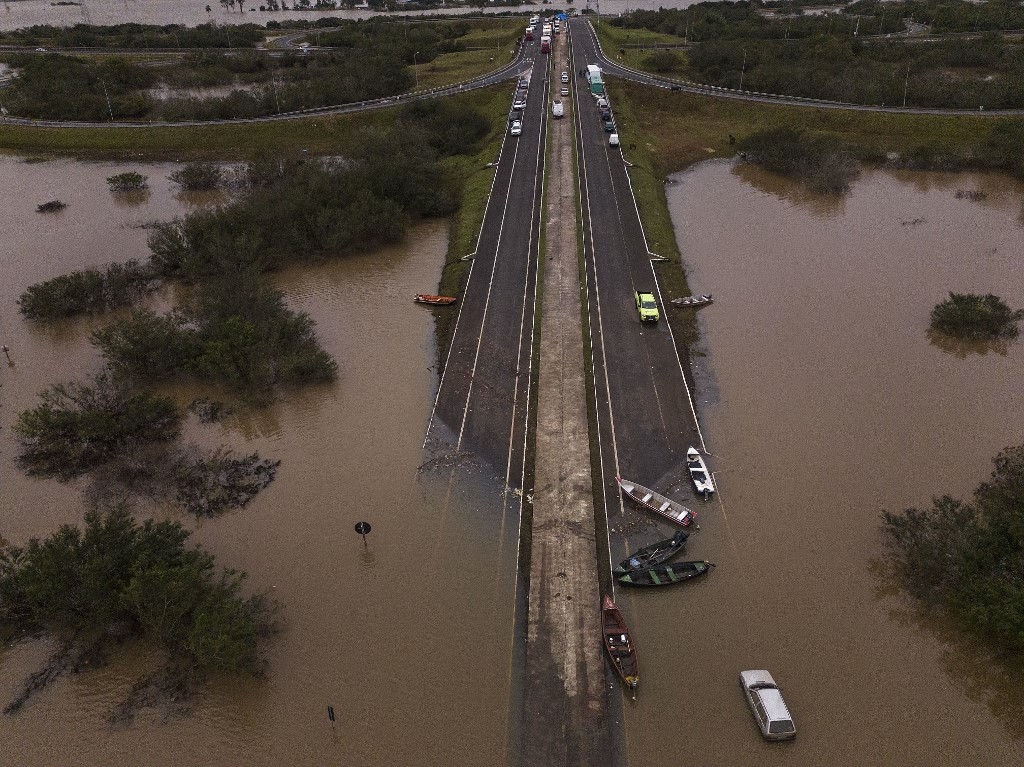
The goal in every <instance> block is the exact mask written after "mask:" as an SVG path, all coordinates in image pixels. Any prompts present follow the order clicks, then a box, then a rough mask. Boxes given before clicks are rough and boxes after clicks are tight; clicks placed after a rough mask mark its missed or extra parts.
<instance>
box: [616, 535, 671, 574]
mask: <svg viewBox="0 0 1024 767" xmlns="http://www.w3.org/2000/svg"><path fill="white" fill-rule="evenodd" d="M689 537H690V534H689V533H688V532H687V531H686V530H679V531H677V532H676V534H675V535H673V536H672V537H671V538H666V539H665V540H663V541H658V542H657V543H652V544H651V545H650V546H644V547H643V548H642V549H637V550H636V551H635V552H634V553H633V554H632V555H630V557H629V558H628V559H624V560H622V561H621V562H619V566H618V567H616V568H615V569H614V570H613V571H612V572H613V573H615V575H625V574H626V573H628V572H630V571H632V570H646V569H647V568H649V567H653V566H654V565H660V564H661V563H662V562H667V561H668V560H670V559H671V558H672V557H674V556H675V555H676V554H677V553H679V551H680V549H682V548H683V546H685V545H686V539H687V538H689Z"/></svg>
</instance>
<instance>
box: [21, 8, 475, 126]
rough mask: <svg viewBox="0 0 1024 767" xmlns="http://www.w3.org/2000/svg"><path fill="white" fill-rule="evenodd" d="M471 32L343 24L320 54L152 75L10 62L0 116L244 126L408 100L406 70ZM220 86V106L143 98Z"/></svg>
mask: <svg viewBox="0 0 1024 767" xmlns="http://www.w3.org/2000/svg"><path fill="white" fill-rule="evenodd" d="M219 29H223V28H219ZM232 29H234V28H232ZM471 29H472V26H471V25H470V24H468V23H436V24H434V23H417V24H406V25H400V24H396V23H393V22H388V21H386V20H379V19H376V20H370V21H362V22H357V21H347V22H345V23H344V24H340V25H338V26H337V27H335V28H333V29H332V31H330V32H325V33H323V34H322V35H321V40H320V42H321V43H322V44H324V45H337V46H340V47H338V48H335V49H333V50H329V51H314V52H309V53H304V52H302V51H295V50H291V51H286V52H284V53H282V54H281V55H280V56H273V57H271V56H267V55H266V54H264V53H257V52H255V51H253V52H252V53H246V52H235V53H223V52H217V51H214V50H211V51H207V52H195V53H191V54H187V55H185V56H183V57H182V58H180V59H176V60H175V61H172V62H169V63H162V64H160V65H157V66H153V65H143V64H141V63H139V62H138V61H134V60H132V59H128V58H125V57H118V56H114V57H108V58H102V59H100V58H91V57H76V56H69V55H63V54H59V53H52V52H51V53H38V52H32V53H17V54H10V55H8V56H7V61H8V63H9V64H10V65H11V66H12V67H13V68H14V69H15V70H16V73H17V74H16V76H15V78H14V79H13V80H12V81H11V83H10V84H9V85H8V86H7V87H6V88H5V90H4V106H5V108H6V109H7V110H8V112H9V113H10V114H12V115H19V116H23V117H31V118H35V119H48V120H84V121H92V122H102V121H107V120H121V119H129V120H140V119H141V120H150V119H152V120H171V121H176V120H210V119H230V118H249V117H261V116H266V115H272V114H275V113H279V112H291V111H295V110H299V109H308V108H313V107H320V106H331V105H335V104H348V103H353V102H358V101H365V100H369V99H375V98H381V97H384V96H393V95H396V94H398V93H402V92H404V91H407V90H409V89H410V88H411V87H412V86H413V84H414V82H415V78H414V76H413V73H412V71H411V70H410V68H409V66H410V65H411V64H413V63H418V64H423V63H425V62H429V61H431V60H433V59H434V58H436V57H437V56H438V55H440V54H442V53H445V52H448V51H454V50H460V49H462V48H464V47H465V46H464V44H463V43H461V42H459V38H460V37H461V36H463V35H465V34H466V33H467V32H469V31H470V30H471ZM225 86H228V87H233V88H234V89H233V90H232V91H231V92H230V93H229V94H228V95H224V96H191V95H180V94H175V93H173V90H172V91H171V92H170V93H168V94H167V97H166V98H160V97H157V96H156V95H154V94H153V92H152V89H154V88H157V87H164V88H168V89H188V88H191V89H197V88H209V87H225Z"/></svg>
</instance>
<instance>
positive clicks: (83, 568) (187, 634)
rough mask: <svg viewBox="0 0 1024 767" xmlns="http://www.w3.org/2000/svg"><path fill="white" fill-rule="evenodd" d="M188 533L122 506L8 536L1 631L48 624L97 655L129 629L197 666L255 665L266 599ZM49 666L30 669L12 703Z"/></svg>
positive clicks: (0, 554) (66, 641)
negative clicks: (47, 532) (78, 521)
mask: <svg viewBox="0 0 1024 767" xmlns="http://www.w3.org/2000/svg"><path fill="white" fill-rule="evenodd" d="M188 537H189V532H188V531H187V530H185V529H184V528H183V527H182V526H181V525H180V524H178V523H177V522H154V521H153V520H147V521H146V522H143V523H141V524H140V523H136V522H135V521H134V520H133V519H132V517H131V515H130V514H129V513H128V511H127V510H126V509H124V508H123V507H118V508H115V509H113V510H111V511H109V512H108V513H105V514H102V513H99V512H90V513H88V514H86V517H85V526H84V529H79V528H78V527H74V526H71V525H63V526H61V527H60V528H59V529H58V530H57V532H55V533H54V534H53V535H51V536H50V537H49V538H45V539H42V540H40V539H36V538H33V539H32V540H30V541H29V542H28V544H27V545H25V546H24V547H17V546H4V547H3V548H0V631H2V632H3V635H4V637H5V638H6V639H8V640H9V639H11V638H14V637H18V636H22V635H24V634H25V633H26V632H33V633H38V632H42V633H45V634H49V635H51V636H53V637H54V638H56V639H57V640H58V641H59V642H60V644H61V646H62V647H63V648H64V649H63V652H64V653H65V654H73V653H76V652H77V654H78V655H79V657H81V655H83V654H85V652H86V651H88V650H90V649H91V650H92V654H93V655H98V656H100V657H102V655H103V652H102V650H103V649H110V648H113V647H114V646H117V645H123V644H124V642H123V640H124V639H125V638H127V637H131V636H135V637H138V638H140V639H143V640H145V641H148V642H151V643H153V644H156V645H157V646H159V647H160V648H161V649H162V650H163V651H164V653H166V657H167V662H168V664H172V665H176V666H178V667H185V668H186V669H187V670H188V672H190V673H191V674H193V675H195V674H196V673H199V674H201V673H203V672H207V671H220V672H233V673H247V674H255V673H260V672H261V671H262V670H263V667H264V661H263V659H262V658H261V656H260V647H259V644H260V638H261V637H262V636H264V635H265V634H266V633H267V632H268V630H269V629H270V628H271V625H270V619H271V615H272V608H271V605H270V604H269V603H268V602H267V601H266V600H265V599H264V598H262V597H259V596H251V597H246V596H244V595H243V593H242V584H243V582H244V579H245V573H241V572H236V571H233V570H225V569H221V568H218V567H217V566H216V564H215V561H214V558H213V557H212V556H211V555H210V554H208V553H206V552H205V551H202V550H201V549H197V548H188V547H186V545H185V544H186V541H187V540H188ZM75 648H77V649H75ZM68 665H72V664H68V663H65V664H64V666H63V667H59V668H58V669H57V673H59V670H60V668H66V667H67V666H68ZM47 672H52V668H51V669H47ZM55 675H56V674H55V673H50V674H49V675H48V676H44V681H43V682H42V683H39V682H38V680H34V679H33V678H32V677H30V679H29V681H28V682H27V683H26V690H25V691H24V692H23V693H22V694H21V696H19V698H17V699H15V701H14V702H13V703H11V704H10V705H8V707H7V711H8V713H11V712H13V711H14V710H16V709H17V708H18V707H20V705H21V704H22V703H24V701H25V700H26V699H27V698H28V696H29V695H30V694H31V692H32V691H33V690H34V689H35V686H40V684H45V683H46V681H49V679H51V678H52V677H53V676H55ZM33 676H36V675H33ZM33 685H35V686H33Z"/></svg>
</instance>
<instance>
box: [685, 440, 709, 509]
mask: <svg viewBox="0 0 1024 767" xmlns="http://www.w3.org/2000/svg"><path fill="white" fill-rule="evenodd" d="M686 468H687V469H689V470H690V479H692V480H693V486H694V487H695V488H697V492H698V493H702V494H703V495H704V500H705V501H706V500H707V499H708V496H709V495H711V494H712V493H713V492H715V483H714V482H713V481H712V480H711V472H709V471H708V465H707V464H706V463H704V458H703V457H702V456H701V454H700V453H698V452H697V448H695V447H691V448H690V449H689V450H687V451H686Z"/></svg>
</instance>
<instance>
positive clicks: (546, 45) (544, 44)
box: [540, 35, 551, 53]
mask: <svg viewBox="0 0 1024 767" xmlns="http://www.w3.org/2000/svg"><path fill="white" fill-rule="evenodd" d="M540 52H541V53H551V35H541V37H540Z"/></svg>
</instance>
